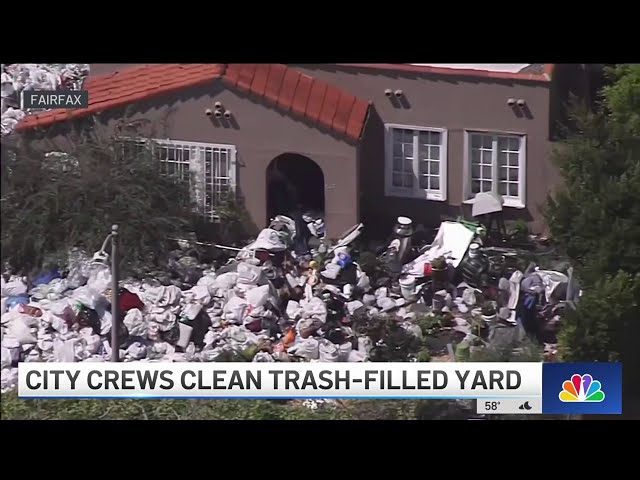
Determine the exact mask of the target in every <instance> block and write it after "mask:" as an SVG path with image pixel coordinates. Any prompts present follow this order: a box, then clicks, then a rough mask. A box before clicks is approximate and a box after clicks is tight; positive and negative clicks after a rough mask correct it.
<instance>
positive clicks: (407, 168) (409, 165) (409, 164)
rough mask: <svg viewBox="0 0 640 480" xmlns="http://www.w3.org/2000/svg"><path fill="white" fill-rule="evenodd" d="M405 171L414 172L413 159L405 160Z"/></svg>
mask: <svg viewBox="0 0 640 480" xmlns="http://www.w3.org/2000/svg"><path fill="white" fill-rule="evenodd" d="M404 171H405V172H413V160H405V161H404Z"/></svg>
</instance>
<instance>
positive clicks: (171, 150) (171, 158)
mask: <svg viewBox="0 0 640 480" xmlns="http://www.w3.org/2000/svg"><path fill="white" fill-rule="evenodd" d="M167 153H168V155H167V160H169V161H174V160H175V159H176V151H175V148H173V147H168V152H167Z"/></svg>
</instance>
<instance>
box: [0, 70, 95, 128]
mask: <svg viewBox="0 0 640 480" xmlns="http://www.w3.org/2000/svg"><path fill="white" fill-rule="evenodd" d="M88 74H89V65H87V64H77V63H69V64H35V63H13V64H3V65H2V74H1V75H2V78H1V83H2V89H1V91H2V107H1V113H2V119H1V121H0V127H1V131H2V135H3V136H4V135H7V134H9V133H11V132H12V131H13V130H14V128H15V126H16V125H17V124H18V123H20V121H21V120H22V119H23V118H24V116H25V115H26V114H27V113H31V112H30V111H27V112H25V111H23V110H22V109H21V102H20V96H21V94H22V92H23V91H29V90H79V89H80V86H81V84H82V81H83V80H84V78H85V77H86V76H87V75H88Z"/></svg>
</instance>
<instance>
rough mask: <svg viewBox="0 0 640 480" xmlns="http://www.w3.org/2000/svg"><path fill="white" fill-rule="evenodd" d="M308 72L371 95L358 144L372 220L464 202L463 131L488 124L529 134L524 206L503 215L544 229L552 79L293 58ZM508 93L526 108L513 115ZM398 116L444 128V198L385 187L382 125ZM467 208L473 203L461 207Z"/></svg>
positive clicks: (428, 214) (427, 214) (550, 174)
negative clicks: (402, 194) (389, 191)
mask: <svg viewBox="0 0 640 480" xmlns="http://www.w3.org/2000/svg"><path fill="white" fill-rule="evenodd" d="M296 68H300V69H301V70H302V71H305V72H306V73H307V74H309V75H312V76H315V77H317V78H321V79H323V80H326V81H329V82H332V83H333V84H335V85H336V86H338V87H340V88H343V89H345V90H347V91H349V92H351V93H353V94H355V95H358V96H360V97H361V98H365V99H368V100H372V101H373V102H374V106H375V111H376V113H377V115H376V114H374V115H373V116H372V118H371V119H370V122H369V124H368V126H367V131H366V133H365V138H364V141H363V142H362V144H361V147H360V159H361V171H362V177H361V178H362V184H361V190H362V203H361V209H362V214H363V217H364V218H365V219H368V220H369V223H371V222H373V221H376V220H382V219H383V221H384V222H385V223H388V222H390V221H392V217H394V216H397V215H399V214H408V215H412V216H413V217H414V218H416V219H420V220H421V221H424V222H426V223H429V224H437V223H438V222H439V219H440V216H441V215H447V214H453V215H455V214H458V213H460V206H461V204H462V202H463V188H464V178H463V158H464V131H465V130H490V131H495V132H509V133H519V134H524V135H526V136H527V152H526V153H527V158H526V163H527V169H526V178H527V188H526V208H524V209H515V208H506V209H505V215H506V217H507V218H523V219H525V220H527V221H528V222H530V226H531V227H532V229H533V230H536V231H540V230H542V229H543V227H544V225H543V223H544V222H543V220H542V215H541V212H540V210H539V207H540V206H541V205H542V203H543V202H544V200H545V198H546V195H547V192H548V190H549V189H550V188H551V187H552V185H553V184H554V182H555V180H556V178H557V175H556V173H555V169H554V168H553V166H552V164H551V161H550V158H549V154H550V151H551V142H550V141H549V105H550V98H549V85H548V84H546V83H540V82H537V83H536V82H517V83H516V82H512V81H506V80H491V79H471V78H469V77H449V76H446V77H445V76H442V75H433V74H431V75H424V74H414V73H399V72H388V71H379V70H370V69H366V70H365V69H354V68H346V67H336V66H330V65H296ZM386 89H391V90H393V91H395V90H398V89H399V90H402V91H403V92H404V98H405V99H406V104H405V105H404V106H402V105H399V104H398V103H397V102H396V103H395V105H394V102H392V101H391V100H390V99H389V98H388V97H387V96H385V90H386ZM509 98H514V99H524V100H526V103H527V107H528V112H527V114H521V115H517V114H516V113H515V112H514V110H513V109H512V108H511V107H509V106H508V105H507V100H508V99H509ZM385 123H396V124H404V125H415V126H424V127H437V128H445V129H447V130H448V175H447V177H448V178H447V180H448V181H447V200H446V201H445V202H439V201H431V200H407V199H402V198H395V197H385V194H384V151H385V150H384V124H385ZM464 208H465V210H470V207H468V206H465V207H464Z"/></svg>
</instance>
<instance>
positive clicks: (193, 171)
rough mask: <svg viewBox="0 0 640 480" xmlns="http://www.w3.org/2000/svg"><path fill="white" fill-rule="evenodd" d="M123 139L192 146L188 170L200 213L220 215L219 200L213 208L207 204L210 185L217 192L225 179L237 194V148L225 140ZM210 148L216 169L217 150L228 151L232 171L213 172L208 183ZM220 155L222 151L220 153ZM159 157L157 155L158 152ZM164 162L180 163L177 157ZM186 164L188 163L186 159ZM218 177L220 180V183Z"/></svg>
mask: <svg viewBox="0 0 640 480" xmlns="http://www.w3.org/2000/svg"><path fill="white" fill-rule="evenodd" d="M123 140H135V141H137V142H140V143H143V144H144V143H147V142H151V143H152V144H153V145H157V146H161V147H162V146H166V147H169V146H173V147H178V148H180V149H182V150H183V151H184V150H186V149H189V161H188V171H189V188H190V191H191V196H192V200H193V201H194V202H195V203H196V205H197V208H198V210H199V212H200V213H201V214H202V215H203V216H204V217H206V218H208V219H210V220H216V219H217V214H216V211H215V207H216V204H215V200H212V202H211V208H207V204H206V201H205V200H206V194H207V193H208V192H207V187H209V188H210V189H211V190H213V193H215V189H216V186H217V185H219V184H220V183H221V182H222V183H224V184H228V185H229V191H231V192H233V195H235V194H236V192H237V190H236V188H237V148H236V146H235V145H231V144H224V143H204V142H190V141H183V140H175V139H169V138H165V139H163V138H151V139H143V138H136V139H133V138H126V137H125V138H123ZM208 149H210V151H211V155H212V159H211V162H212V165H211V167H212V168H214V169H215V168H219V165H220V164H219V163H217V162H216V161H215V158H214V157H213V155H214V152H215V151H216V150H218V152H221V151H222V150H224V151H226V152H227V155H228V157H227V161H228V173H227V174H226V175H222V174H221V173H222V172H215V170H214V171H213V172H212V174H211V177H210V181H209V182H208V183H207V175H206V165H205V156H206V153H208V152H207V150H208ZM219 154H220V153H219ZM154 156H155V155H154ZM160 162H161V163H179V161H177V160H166V161H162V160H160ZM183 164H185V165H186V162H184V163H183ZM216 180H218V182H216Z"/></svg>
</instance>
